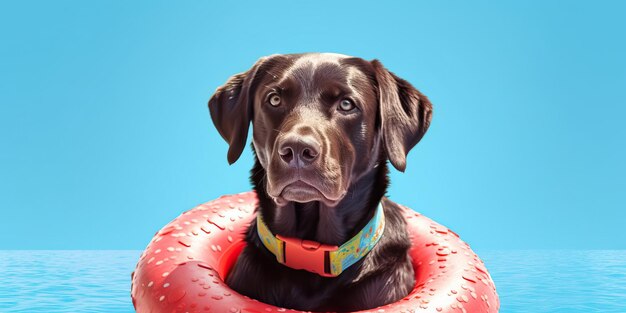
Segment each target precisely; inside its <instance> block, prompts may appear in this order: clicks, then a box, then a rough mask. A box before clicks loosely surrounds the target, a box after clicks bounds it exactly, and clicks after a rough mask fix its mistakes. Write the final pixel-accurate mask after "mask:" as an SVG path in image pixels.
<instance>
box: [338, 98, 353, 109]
mask: <svg viewBox="0 0 626 313" xmlns="http://www.w3.org/2000/svg"><path fill="white" fill-rule="evenodd" d="M355 107H356V106H355V105H354V103H352V100H350V99H343V100H341V102H339V109H340V110H341V111H351V110H353V109H354V108H355Z"/></svg>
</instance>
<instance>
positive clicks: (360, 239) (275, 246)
mask: <svg viewBox="0 0 626 313" xmlns="http://www.w3.org/2000/svg"><path fill="white" fill-rule="evenodd" d="M384 215H385V214H384V210H383V206H382V203H379V204H378V208H377V210H376V213H375V214H374V216H373V217H372V219H371V220H370V221H369V222H368V223H367V224H366V225H365V227H363V229H361V231H360V232H359V233H358V234H356V235H355V236H354V237H352V238H350V240H348V241H346V242H345V243H344V244H342V245H341V246H340V247H338V248H337V249H336V250H335V251H330V252H329V254H330V255H329V259H330V275H328V276H338V275H340V274H341V273H342V272H343V271H344V270H345V269H346V268H348V267H350V266H351V265H352V264H354V263H356V262H357V261H359V260H360V259H361V258H362V257H363V256H365V255H366V254H367V253H368V252H369V251H371V250H372V249H373V248H374V246H375V245H376V243H377V242H378V240H380V238H381V237H382V235H383V231H384V229H385V216H384ZM256 222H257V233H258V235H259V238H260V239H261V242H263V245H264V246H265V247H266V248H267V249H268V250H269V251H270V252H271V253H272V254H274V255H275V256H276V260H277V261H278V262H279V263H282V264H284V262H285V256H284V255H283V253H284V251H285V250H284V245H285V242H284V241H283V240H281V239H279V238H277V237H276V236H275V235H274V234H272V232H271V231H270V230H269V228H268V227H267V225H266V224H265V222H264V221H263V218H262V216H261V212H260V211H259V212H258V213H257V216H256ZM318 274H319V273H318Z"/></svg>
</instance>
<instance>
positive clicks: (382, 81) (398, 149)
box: [371, 60, 433, 172]
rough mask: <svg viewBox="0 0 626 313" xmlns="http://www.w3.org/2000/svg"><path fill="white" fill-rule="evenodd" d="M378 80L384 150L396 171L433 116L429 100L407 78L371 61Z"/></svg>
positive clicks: (402, 166)
mask: <svg viewBox="0 0 626 313" xmlns="http://www.w3.org/2000/svg"><path fill="white" fill-rule="evenodd" d="M371 64H372V66H373V67H374V71H375V74H376V81H377V83H378V96H379V100H378V101H379V103H380V107H379V110H380V121H381V131H382V137H383V142H384V147H385V151H386V152H387V157H388V158H389V161H391V164H392V165H393V166H394V167H395V168H396V169H397V170H399V171H401V172H404V170H405V169H406V156H407V154H408V153H409V151H411V149H412V148H413V147H414V146H415V145H416V144H417V143H418V142H419V141H420V139H422V137H423V136H424V134H425V133H426V130H428V126H429V125H430V120H431V118H432V110H433V108H432V104H431V103H430V101H428V98H427V97H426V96H424V95H423V94H422V93H421V92H419V91H418V90H417V89H415V87H413V86H412V85H411V84H410V83H409V82H407V81H406V80H404V79H402V78H400V77H398V76H396V75H395V74H393V73H391V72H390V71H388V70H387V69H386V68H385V67H384V66H383V65H382V64H381V63H380V62H379V61H378V60H373V61H371Z"/></svg>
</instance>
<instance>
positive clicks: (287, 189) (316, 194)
mask: <svg viewBox="0 0 626 313" xmlns="http://www.w3.org/2000/svg"><path fill="white" fill-rule="evenodd" d="M268 194H269V195H270V196H271V197H272V198H274V201H275V202H276V204H278V205H279V206H284V205H286V204H287V202H300V203H306V202H311V201H321V202H324V203H325V204H327V205H329V206H334V205H336V204H337V203H338V202H339V201H340V200H341V199H342V198H343V195H344V194H345V192H343V193H341V195H340V196H339V197H331V196H329V195H327V194H325V193H324V192H322V191H321V190H320V189H318V188H317V187H315V186H314V185H312V184H309V183H307V182H305V181H303V180H296V181H293V182H291V183H288V184H286V185H285V186H284V187H283V188H282V189H281V190H280V192H279V193H278V194H272V193H271V192H268Z"/></svg>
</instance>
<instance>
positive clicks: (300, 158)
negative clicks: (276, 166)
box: [278, 135, 320, 168]
mask: <svg viewBox="0 0 626 313" xmlns="http://www.w3.org/2000/svg"><path fill="white" fill-rule="evenodd" d="M319 151H320V144H319V142H318V141H317V140H315V138H313V137H311V136H306V135H305V136H302V135H288V136H285V137H283V139H282V140H281V141H280V144H279V146H278V154H279V155H280V158H281V160H283V162H285V163H287V164H288V165H289V167H295V168H304V167H307V166H309V165H311V164H312V163H313V162H314V161H315V160H316V159H317V156H318V155H319V154H320V153H319Z"/></svg>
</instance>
